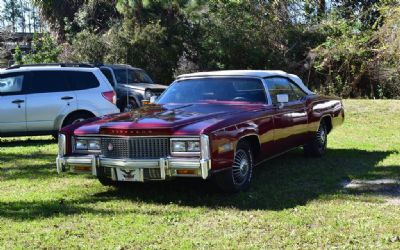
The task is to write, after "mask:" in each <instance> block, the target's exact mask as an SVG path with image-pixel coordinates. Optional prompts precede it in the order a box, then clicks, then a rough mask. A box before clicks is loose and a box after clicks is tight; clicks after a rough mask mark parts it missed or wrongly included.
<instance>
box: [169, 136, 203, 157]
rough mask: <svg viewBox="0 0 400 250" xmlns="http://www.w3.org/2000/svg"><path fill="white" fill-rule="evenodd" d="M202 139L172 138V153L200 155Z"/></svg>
mask: <svg viewBox="0 0 400 250" xmlns="http://www.w3.org/2000/svg"><path fill="white" fill-rule="evenodd" d="M200 150H201V147H200V140H199V139H196V138H193V139H192V138H190V139H189V138H188V139H186V138H182V139H179V138H176V139H175V138H173V139H171V154H182V153H183V154H185V155H199V154H200Z"/></svg>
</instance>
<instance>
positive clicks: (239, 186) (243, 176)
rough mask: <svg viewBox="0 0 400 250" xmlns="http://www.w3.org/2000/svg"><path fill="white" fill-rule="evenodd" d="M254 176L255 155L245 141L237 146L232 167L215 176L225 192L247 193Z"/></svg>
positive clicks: (215, 179) (216, 181)
mask: <svg viewBox="0 0 400 250" xmlns="http://www.w3.org/2000/svg"><path fill="white" fill-rule="evenodd" d="M252 176H253V155H252V151H251V148H250V146H249V144H248V143H247V142H245V141H243V142H240V143H239V144H238V146H237V149H236V153H235V156H234V159H233V164H232V167H231V168H230V169H229V170H228V171H224V172H222V173H219V174H217V175H216V176H215V178H214V181H215V183H216V185H217V186H218V187H219V188H220V189H221V190H222V191H224V192H230V193H235V192H240V191H246V190H247V189H248V188H249V187H250V182H251V178H252Z"/></svg>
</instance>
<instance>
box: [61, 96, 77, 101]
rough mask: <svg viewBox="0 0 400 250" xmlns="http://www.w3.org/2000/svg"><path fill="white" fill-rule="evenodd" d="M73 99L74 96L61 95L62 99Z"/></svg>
mask: <svg viewBox="0 0 400 250" xmlns="http://www.w3.org/2000/svg"><path fill="white" fill-rule="evenodd" d="M71 99H74V98H73V97H72V96H64V97H61V100H71Z"/></svg>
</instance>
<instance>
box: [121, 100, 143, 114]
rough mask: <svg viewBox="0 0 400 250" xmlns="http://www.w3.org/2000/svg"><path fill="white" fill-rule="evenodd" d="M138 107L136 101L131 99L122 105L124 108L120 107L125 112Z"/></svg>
mask: <svg viewBox="0 0 400 250" xmlns="http://www.w3.org/2000/svg"><path fill="white" fill-rule="evenodd" d="M137 108H139V105H138V104H137V103H136V101H135V100H132V99H130V100H129V101H128V103H126V104H125V105H124V107H122V108H121V109H120V111H121V112H123V113H124V112H129V111H132V110H134V109H137Z"/></svg>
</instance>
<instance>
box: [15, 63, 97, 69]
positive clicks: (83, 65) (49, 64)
mask: <svg viewBox="0 0 400 250" xmlns="http://www.w3.org/2000/svg"><path fill="white" fill-rule="evenodd" d="M42 66H60V67H77V68H94V67H93V65H90V64H87V63H39V64H21V65H13V66H11V67H8V68H7V69H19V68H23V67H42Z"/></svg>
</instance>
